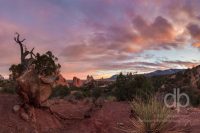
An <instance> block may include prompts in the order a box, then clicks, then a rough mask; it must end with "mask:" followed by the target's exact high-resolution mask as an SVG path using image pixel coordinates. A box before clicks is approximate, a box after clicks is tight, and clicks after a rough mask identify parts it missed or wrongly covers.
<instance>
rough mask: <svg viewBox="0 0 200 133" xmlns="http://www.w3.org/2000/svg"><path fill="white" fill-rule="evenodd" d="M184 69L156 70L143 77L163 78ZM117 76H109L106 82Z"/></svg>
mask: <svg viewBox="0 0 200 133" xmlns="http://www.w3.org/2000/svg"><path fill="white" fill-rule="evenodd" d="M184 70H185V69H167V70H156V71H154V72H150V73H145V74H144V75H146V76H148V77H154V76H164V75H170V74H175V73H178V72H181V71H184ZM117 76H118V75H117V74H116V75H113V76H111V77H110V78H108V80H116V79H117Z"/></svg>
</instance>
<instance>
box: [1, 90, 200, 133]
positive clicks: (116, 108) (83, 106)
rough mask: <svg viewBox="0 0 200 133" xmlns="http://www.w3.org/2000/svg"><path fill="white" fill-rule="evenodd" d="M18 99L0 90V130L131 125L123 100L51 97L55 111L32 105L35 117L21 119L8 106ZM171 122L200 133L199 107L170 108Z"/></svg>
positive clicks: (97, 131)
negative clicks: (95, 103) (95, 102)
mask: <svg viewBox="0 0 200 133" xmlns="http://www.w3.org/2000/svg"><path fill="white" fill-rule="evenodd" d="M18 103H20V102H19V99H18V97H17V96H16V95H9V94H0V114H1V116H0V133H123V132H122V131H120V130H118V128H119V127H124V128H130V127H131V123H130V122H129V119H130V114H131V109H130V106H129V104H128V103H126V102H106V103H104V104H103V106H102V108H97V107H94V106H93V105H92V104H90V103H87V102H83V101H80V102H78V103H70V102H67V101H65V100H56V101H55V100H54V101H50V103H53V105H51V110H52V111H53V112H55V113H56V114H57V115H55V114H54V115H53V114H51V113H50V112H49V111H47V110H41V109H35V118H36V119H35V121H32V120H28V121H25V120H23V119H22V118H21V117H20V112H21V111H19V112H17V113H16V112H14V111H13V110H12V108H13V106H14V105H16V104H18ZM58 115H59V118H58V117H56V116H58ZM89 116H90V117H89ZM172 123H173V125H175V127H176V128H177V129H187V130H185V131H184V132H190V133H200V109H197V108H189V109H182V110H181V111H180V112H179V113H177V112H176V111H174V115H173V116H172Z"/></svg>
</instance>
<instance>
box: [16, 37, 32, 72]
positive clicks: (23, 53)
mask: <svg viewBox="0 0 200 133" xmlns="http://www.w3.org/2000/svg"><path fill="white" fill-rule="evenodd" d="M16 35H17V36H16V37H14V40H15V42H16V43H17V44H18V45H19V47H20V57H21V65H22V68H23V70H26V68H27V67H28V64H29V62H28V60H29V59H28V60H27V59H26V57H27V56H28V55H29V54H30V56H31V57H30V59H33V56H35V54H34V53H33V50H34V48H33V49H32V50H31V51H30V52H29V51H28V50H27V48H26V46H25V45H24V44H23V42H24V41H25V40H26V39H22V40H20V35H19V33H16Z"/></svg>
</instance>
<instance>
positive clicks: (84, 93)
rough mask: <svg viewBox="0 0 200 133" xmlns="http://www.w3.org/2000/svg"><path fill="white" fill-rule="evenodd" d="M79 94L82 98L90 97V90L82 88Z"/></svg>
mask: <svg viewBox="0 0 200 133" xmlns="http://www.w3.org/2000/svg"><path fill="white" fill-rule="evenodd" d="M81 92H82V94H83V96H84V97H91V90H90V89H89V88H87V87H82V88H81Z"/></svg>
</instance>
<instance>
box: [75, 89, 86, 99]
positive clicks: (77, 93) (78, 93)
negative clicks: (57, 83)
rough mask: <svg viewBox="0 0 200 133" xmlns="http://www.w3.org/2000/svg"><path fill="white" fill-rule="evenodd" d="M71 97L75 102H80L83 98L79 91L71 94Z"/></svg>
mask: <svg viewBox="0 0 200 133" xmlns="http://www.w3.org/2000/svg"><path fill="white" fill-rule="evenodd" d="M73 96H74V98H75V99H76V100H82V99H83V98H84V95H83V93H82V92H81V91H77V92H75V93H73Z"/></svg>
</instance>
